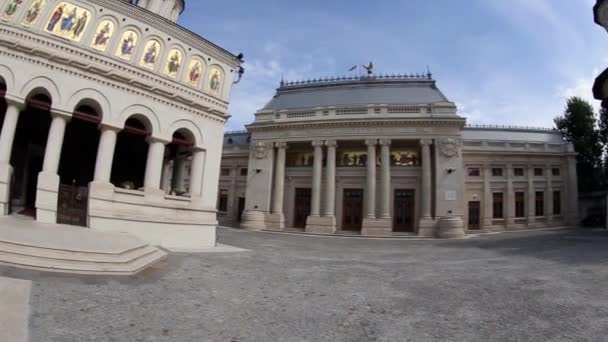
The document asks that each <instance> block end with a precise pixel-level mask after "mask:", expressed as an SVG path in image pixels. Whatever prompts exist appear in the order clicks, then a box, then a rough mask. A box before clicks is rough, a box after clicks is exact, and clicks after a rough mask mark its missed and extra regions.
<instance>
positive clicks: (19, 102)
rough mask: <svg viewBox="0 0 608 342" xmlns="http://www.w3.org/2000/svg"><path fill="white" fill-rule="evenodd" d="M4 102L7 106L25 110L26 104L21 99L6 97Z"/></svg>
mask: <svg viewBox="0 0 608 342" xmlns="http://www.w3.org/2000/svg"><path fill="white" fill-rule="evenodd" d="M4 101H6V104H7V105H9V106H13V107H17V109H19V110H23V109H25V102H23V101H22V100H20V99H16V98H11V97H8V96H5V97H4Z"/></svg>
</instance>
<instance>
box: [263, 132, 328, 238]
mask: <svg viewBox="0 0 608 342" xmlns="http://www.w3.org/2000/svg"><path fill="white" fill-rule="evenodd" d="M274 146H275V147H276V150H277V154H276V158H275V162H274V186H273V188H272V210H271V213H272V215H271V219H270V225H271V227H269V228H271V229H277V230H283V229H285V214H284V212H283V211H284V210H283V201H284V199H285V159H286V154H287V143H286V142H284V141H280V142H276V143H275V144H274ZM315 163H316V161H315ZM319 189H320V187H319ZM319 191H320V190H319Z"/></svg>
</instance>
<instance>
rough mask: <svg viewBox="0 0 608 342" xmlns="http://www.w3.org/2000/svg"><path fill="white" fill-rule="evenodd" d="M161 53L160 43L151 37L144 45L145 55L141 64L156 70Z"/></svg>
mask: <svg viewBox="0 0 608 342" xmlns="http://www.w3.org/2000/svg"><path fill="white" fill-rule="evenodd" d="M159 55H160V43H159V42H158V41H157V40H156V39H150V40H148V42H146V45H145V46H144V50H143V55H142V56H141V61H140V62H139V64H140V65H141V66H143V67H146V68H148V69H152V70H154V68H155V67H156V61H157V60H158V56H159Z"/></svg>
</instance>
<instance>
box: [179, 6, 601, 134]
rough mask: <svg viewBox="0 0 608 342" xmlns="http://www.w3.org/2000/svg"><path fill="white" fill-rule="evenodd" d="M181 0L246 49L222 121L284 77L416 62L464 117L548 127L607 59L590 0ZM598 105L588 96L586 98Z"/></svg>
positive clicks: (189, 18)
mask: <svg viewBox="0 0 608 342" xmlns="http://www.w3.org/2000/svg"><path fill="white" fill-rule="evenodd" d="M369 3H370V4H369V5H365V4H364V2H360V1H352V0H325V1H320V0H307V1H288V0H282V1H280V0H256V1H249V0H247V1H246V0H234V1H193V0H190V1H187V9H186V12H185V13H184V14H183V15H182V17H181V18H180V21H179V23H180V24H181V25H183V26H185V27H187V28H189V29H191V30H192V31H194V32H197V33H199V34H200V35H202V36H204V37H205V38H207V39H209V40H211V41H213V42H214V43H216V44H218V45H220V46H222V47H224V48H226V49H228V50H229V51H232V52H234V53H238V52H243V53H244V54H245V60H246V64H245V65H244V66H245V68H246V69H247V72H246V74H245V77H244V80H243V81H242V82H241V83H240V84H238V85H236V87H235V89H234V91H233V93H232V99H231V106H230V113H231V115H232V118H231V119H230V120H229V122H228V124H227V127H226V129H227V130H236V129H242V128H243V126H244V125H246V124H248V123H250V122H251V121H252V120H253V114H254V113H255V111H256V110H258V109H260V108H261V107H262V106H263V105H264V104H265V103H266V102H268V101H269V100H270V98H271V97H272V96H273V94H274V92H275V89H276V87H277V86H278V83H279V81H280V79H281V75H284V77H285V79H286V80H299V79H306V78H315V77H326V76H338V75H346V74H348V69H349V68H350V67H351V66H353V65H355V64H363V63H368V62H369V61H370V60H371V61H373V62H374V64H375V66H376V72H378V73H411V72H414V73H417V72H423V71H425V70H426V66H427V65H429V66H430V68H431V71H432V72H433V75H434V78H435V79H436V80H437V84H438V86H439V88H440V89H441V90H442V91H443V92H444V93H445V95H446V96H447V97H448V98H449V99H450V100H451V101H454V102H456V104H457V105H458V107H459V113H460V115H463V116H465V117H467V118H468V121H469V122H470V123H481V124H484V123H485V124H510V125H528V126H540V127H552V126H553V118H554V117H555V116H557V115H559V114H561V113H562V112H563V108H564V103H565V98H567V97H569V96H574V95H576V96H581V97H583V98H585V99H588V100H590V101H591V100H592V96H591V86H592V84H593V79H594V78H595V76H596V75H597V74H598V73H599V72H601V71H602V70H604V69H605V68H606V67H608V34H607V33H606V31H605V30H603V29H602V28H601V27H599V26H597V25H595V23H594V22H593V13H592V7H593V4H594V3H595V1H594V0H465V1H454V0H377V1H370V2H369ZM594 106H596V107H597V103H594Z"/></svg>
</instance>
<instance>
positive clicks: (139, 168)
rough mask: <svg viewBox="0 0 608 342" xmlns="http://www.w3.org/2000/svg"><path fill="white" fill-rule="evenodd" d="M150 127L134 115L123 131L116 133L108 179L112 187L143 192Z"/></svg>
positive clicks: (142, 119) (141, 118) (145, 121)
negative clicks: (110, 171)
mask: <svg viewBox="0 0 608 342" xmlns="http://www.w3.org/2000/svg"><path fill="white" fill-rule="evenodd" d="M150 127H151V126H150V125H149V122H148V121H147V120H146V119H145V117H142V116H139V115H135V116H132V117H130V118H129V119H128V120H127V122H126V123H125V129H123V130H122V131H121V132H120V133H118V137H117V140H116V150H115V152H114V162H113V164H112V176H111V178H110V180H111V182H112V184H114V186H116V187H118V188H122V189H129V190H143V186H144V178H145V173H146V162H147V159H148V141H147V138H148V137H149V136H150V132H151V129H150Z"/></svg>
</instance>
